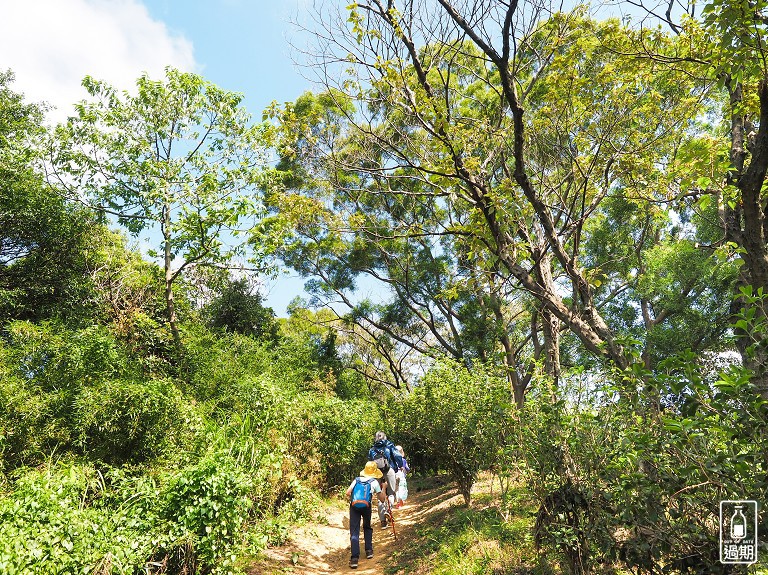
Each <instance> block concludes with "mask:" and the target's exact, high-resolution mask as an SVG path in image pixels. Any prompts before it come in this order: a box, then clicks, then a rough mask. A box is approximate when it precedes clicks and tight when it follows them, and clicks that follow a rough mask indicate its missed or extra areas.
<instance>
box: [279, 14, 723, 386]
mask: <svg viewBox="0 0 768 575" xmlns="http://www.w3.org/2000/svg"><path fill="white" fill-rule="evenodd" d="M437 4H438V6H426V5H424V6H423V5H421V4H418V5H417V3H415V2H409V1H406V2H404V3H403V5H402V6H400V7H397V6H395V4H394V3H392V2H390V3H386V4H385V3H383V2H379V1H376V0H371V1H369V2H359V3H357V4H355V5H353V6H351V7H350V13H349V18H348V20H345V19H343V18H341V17H339V18H338V19H336V20H333V19H331V18H330V17H329V18H328V19H327V20H324V23H325V24H326V28H325V29H324V30H322V31H321V32H318V33H317V38H318V43H319V45H320V46H319V54H318V59H319V60H320V65H321V66H325V70H326V72H327V74H326V75H325V77H326V78H329V80H328V82H329V84H331V79H332V78H334V77H336V76H335V75H334V74H332V72H335V69H334V68H333V65H334V64H333V63H334V62H338V61H340V60H343V61H344V62H345V63H346V64H345V66H346V68H345V69H343V70H341V71H340V74H341V77H340V79H339V81H338V82H336V83H335V84H333V85H329V86H327V91H326V92H325V93H324V94H322V95H320V96H319V97H318V98H317V101H316V102H319V104H320V105H318V103H313V102H310V101H308V100H301V99H300V100H297V102H296V103H295V105H293V106H292V107H291V106H287V107H286V108H285V109H283V110H282V111H277V112H276V115H277V116H278V117H279V119H280V121H281V126H282V128H283V130H284V132H285V133H286V134H287V142H286V143H285V145H284V147H283V152H284V158H287V159H288V160H293V163H291V162H290V161H288V162H285V164H286V165H287V167H289V168H290V170H291V177H289V178H287V179H286V181H285V185H286V187H288V188H293V190H294V193H293V194H282V195H278V197H277V199H276V200H275V201H274V203H275V204H276V205H277V206H278V209H279V211H280V213H282V214H284V216H285V218H286V219H287V220H290V221H293V222H294V224H295V225H284V226H283V228H282V229H283V230H286V229H287V230H289V231H290V234H293V236H292V243H291V244H290V248H289V249H291V250H293V253H292V254H291V253H288V254H287V256H288V257H287V260H288V261H289V262H296V263H297V264H298V265H299V267H298V268H297V269H300V270H301V271H302V273H305V274H307V275H311V274H315V275H317V276H319V277H320V281H319V282H318V283H316V284H313V286H317V287H319V288H320V289H319V290H318V292H320V293H322V292H323V290H326V291H325V294H331V293H332V294H334V295H341V296H342V300H344V296H343V295H342V292H347V293H348V292H350V291H351V290H354V288H355V279H356V277H357V276H358V275H359V274H361V273H367V274H369V275H371V276H373V277H374V278H376V279H377V280H379V281H383V282H385V283H387V284H388V285H390V286H391V287H392V291H393V293H394V298H393V300H392V303H391V305H390V304H388V305H387V307H381V306H378V307H377V306H368V307H367V311H368V312H371V313H365V314H364V317H365V319H366V320H369V321H370V320H371V319H375V320H376V323H375V324H373V325H374V326H375V327H376V328H377V329H378V330H382V329H384V328H385V327H390V326H391V325H394V324H388V322H384V321H381V319H382V318H384V317H394V318H398V319H400V320H405V319H408V320H410V319H412V318H417V321H415V322H412V323H410V324H408V325H409V331H408V333H409V334H410V335H409V336H408V337H405V336H404V335H403V332H402V331H397V332H395V333H390V332H387V334H388V335H389V336H391V337H393V338H394V339H395V340H397V341H399V342H400V343H402V344H404V345H412V347H414V348H416V345H413V344H417V345H420V346H422V349H423V348H429V347H430V346H431V345H435V346H436V347H441V348H442V349H443V350H445V351H447V352H448V353H449V354H450V355H452V356H453V357H456V358H462V359H467V356H469V357H471V356H472V354H476V355H477V357H482V356H483V355H484V354H485V355H491V354H489V353H488V349H489V348H488V347H487V344H483V345H482V346H478V345H477V344H478V343H481V342H482V340H478V339H477V337H476V336H477V334H478V333H484V334H493V335H492V339H494V340H495V341H494V344H493V346H492V348H491V349H494V351H498V350H499V347H501V348H502V349H503V353H504V357H505V359H504V361H505V363H506V366H505V367H506V368H507V369H509V370H510V373H511V374H513V375H514V376H515V377H516V378H517V379H518V381H519V388H518V391H520V390H522V391H524V390H525V386H526V385H527V383H525V382H526V379H528V378H529V375H530V370H531V360H534V361H538V360H541V362H542V363H544V365H545V366H546V369H547V372H548V373H549V374H550V376H551V377H553V378H554V379H555V380H557V379H558V377H559V374H560V364H561V357H560V353H561V348H562V340H561V337H562V333H563V332H564V331H567V332H570V333H572V334H574V335H575V336H576V337H577V338H578V340H579V342H580V345H581V346H582V348H583V349H585V350H586V351H587V352H588V353H589V354H591V355H592V356H594V357H596V358H598V359H599V360H600V361H607V362H609V363H613V364H615V365H617V366H619V367H621V368H625V367H627V366H629V365H630V364H631V363H632V362H633V361H634V359H633V357H634V356H633V353H632V351H631V350H630V349H628V346H627V341H628V338H629V337H632V338H634V337H637V335H638V328H640V330H639V333H640V335H641V336H642V340H643V341H645V342H646V343H651V342H652V338H651V337H650V332H651V331H653V330H655V329H656V328H657V327H658V326H659V325H660V324H662V323H664V322H670V321H672V320H673V319H674V318H675V317H679V314H680V313H682V310H684V309H686V304H689V303H690V302H691V300H692V299H693V298H694V297H696V295H697V294H699V293H701V292H702V291H703V290H704V285H703V284H704V279H703V277H701V276H700V274H699V275H697V274H688V279H689V280H691V279H692V280H693V281H694V283H695V285H692V286H688V287H687V288H686V289H684V290H683V291H682V300H683V301H682V302H681V301H677V302H675V304H674V306H673V305H667V303H668V302H666V301H665V300H663V299H660V298H656V299H655V300H654V301H651V300H652V299H653V298H648V297H646V298H645V299H646V305H645V308H644V310H645V312H646V313H645V315H643V316H641V315H640V313H636V314H634V315H632V317H628V318H621V319H622V320H625V321H614V318H612V317H609V316H607V315H606V310H608V311H610V310H611V308H610V304H611V302H616V301H619V300H623V302H626V305H629V306H633V307H634V309H635V310H641V309H643V305H642V303H641V302H640V301H639V298H640V296H641V292H640V291H639V289H638V286H639V283H640V280H641V278H640V274H637V273H635V272H632V270H636V269H637V266H638V265H641V267H642V268H643V269H644V270H646V272H644V273H643V274H642V281H643V282H646V283H647V282H649V281H651V282H652V278H650V276H649V273H650V272H651V271H656V270H658V269H659V268H658V266H656V267H654V266H651V265H647V262H645V261H644V258H646V257H649V256H650V255H651V254H652V252H651V249H652V248H653V246H655V245H656V244H658V243H663V242H665V241H668V242H672V243H673V242H674V241H680V242H681V245H682V244H686V245H687V244H688V243H691V244H693V243H694V242H695V241H696V238H695V237H691V235H690V234H687V235H686V234H682V233H681V228H680V226H676V225H675V223H674V220H673V218H672V217H670V216H669V213H668V212H667V211H666V210H664V209H663V207H658V206H657V203H658V202H659V198H660V197H661V196H662V195H666V194H667V193H668V192H669V187H668V186H669V185H670V183H671V182H673V181H674V177H675V175H676V174H675V173H673V172H672V171H671V170H669V169H668V167H669V166H674V164H673V162H672V160H673V159H674V158H675V157H676V155H677V154H678V152H679V150H680V149H681V147H682V146H683V145H684V144H685V143H686V142H687V141H688V137H689V133H688V129H689V127H690V125H691V124H692V122H693V121H694V119H695V117H696V113H697V111H699V110H702V109H703V108H702V99H703V93H704V89H705V87H706V86H705V85H704V84H700V83H699V82H698V79H697V78H696V77H695V76H693V75H690V74H689V75H687V76H686V75H681V74H680V73H679V71H671V70H665V69H664V68H663V67H659V66H658V65H657V64H656V63H654V62H651V61H649V60H643V59H638V58H635V57H627V56H625V55H624V54H623V51H625V50H626V51H630V50H631V48H632V47H634V46H635V45H636V44H637V43H638V42H644V43H646V44H648V45H650V46H653V47H654V48H655V49H656V50H657V51H658V52H660V53H663V52H670V51H672V52H673V51H674V50H675V49H676V48H675V46H676V45H675V39H674V38H670V37H667V36H665V35H664V34H661V33H660V32H658V31H633V30H631V29H629V28H626V27H624V26H622V25H621V24H620V23H619V22H618V21H615V20H610V21H605V22H596V21H593V20H591V19H589V18H587V17H585V15H584V12H583V10H581V9H577V10H575V11H574V12H572V13H567V14H562V13H557V14H556V13H551V12H549V11H546V10H544V9H543V7H542V6H539V5H537V4H534V3H524V4H520V5H518V4H517V3H513V4H510V5H504V4H498V3H497V4H493V5H492V6H489V5H488V4H487V3H483V2H467V3H463V4H462V7H463V10H464V12H465V13H466V14H471V15H472V16H471V18H470V17H469V16H468V17H467V18H469V20H468V19H466V18H464V17H463V16H462V15H461V13H459V11H458V9H457V7H456V6H454V5H452V4H450V3H448V2H443V1H440V2H438V3H437ZM470 20H471V21H470ZM491 39H494V41H495V39H498V40H499V41H500V42H501V45H500V46H499V47H498V48H495V47H494V46H493V44H492V43H491ZM345 52H346V53H345ZM291 137H292V138H293V139H292V140H291V139H290V138H291ZM297 164H298V165H297ZM296 192H300V194H297V193H296ZM614 198H615V199H616V201H617V202H618V201H619V200H620V199H621V198H625V199H626V200H627V202H628V203H629V204H630V205H631V206H633V207H634V209H636V211H637V212H638V213H640V214H641V213H643V212H644V211H648V212H650V213H653V214H654V216H653V217H652V218H651V221H650V222H648V223H647V224H646V223H645V222H644V221H643V220H642V219H641V218H639V217H638V218H635V219H631V220H629V221H628V222H626V226H624V230H625V231H627V228H628V226H635V227H634V228H633V229H631V230H629V231H627V236H626V237H627V238H629V239H632V241H633V242H634V244H635V246H636V248H637V249H635V250H634V251H633V252H632V253H633V254H634V255H635V256H636V257H635V259H634V261H632V262H631V263H630V262H629V261H625V262H624V263H623V264H622V265H621V266H616V265H614V263H613V261H612V257H613V254H611V253H607V252H605V251H601V250H599V249H597V247H596V246H595V243H594V242H590V239H591V237H592V234H593V233H596V232H597V233H598V234H599V233H602V232H601V230H600V224H599V223H598V222H600V221H604V218H605V217H606V216H609V215H610V211H611V209H612V208H611V205H610V202H609V200H612V199H614ZM330 206H333V208H332V209H331V208H330ZM291 218H293V219H292V220H291ZM650 224H652V225H650ZM649 226H650V227H649ZM278 228H279V226H278ZM329 230H330V231H329ZM647 232H649V233H647ZM290 234H288V235H290ZM276 235H280V234H279V233H277V234H276ZM590 244H591V246H592V248H593V249H592V251H591V253H588V251H587V248H588V247H589V246H590ZM282 249H283V252H282V254H285V253H286V252H287V251H289V250H287V249H285V248H282ZM282 254H281V255H282ZM292 255H293V256H295V257H293V258H291V256H292ZM284 259H286V258H284ZM703 265H705V266H710V267H711V266H712V265H714V262H713V260H711V259H709V260H706V259H705V260H704V261H703ZM662 271H663V273H667V272H666V270H662ZM347 300H348V301H349V302H350V303H351V301H352V300H351V298H347ZM481 303H482V304H483V305H480V304H481ZM357 310H358V311H360V312H364V311H365V310H364V309H363V308H362V307H361V306H359V305H358V306H357ZM388 310H391V311H392V313H391V314H387V313H386V312H387V311H388ZM709 310H710V311H711V307H710V308H709ZM521 311H522V312H524V313H521ZM359 315H360V314H358V315H357V316H356V317H359ZM715 323H716V324H717V325H718V326H720V325H722V322H715ZM385 324H386V325H385ZM417 324H419V325H421V326H422V327H424V329H423V331H421V330H414V329H413V326H415V325H417ZM627 324H628V325H629V326H630V327H631V328H632V329H631V330H628V329H627ZM397 325H398V326H399V327H400V328H402V326H401V325H400V324H397ZM465 329H466V333H465V336H466V337H462V333H464V330H465ZM473 332H474V335H473V334H472V333H473ZM713 333H717V332H716V330H713ZM505 336H508V337H509V340H510V341H508V342H506V343H505V342H504V341H503V338H504V337H505ZM708 341H710V342H711V338H710V339H709V340H708ZM470 342H471V343H474V344H475V348H474V349H471V347H472V345H471V343H470ZM470 350H471V351H470ZM467 352H469V353H467ZM653 355H654V353H653V352H652V350H647V353H646V354H645V356H646V357H648V358H651V357H652V356H653Z"/></svg>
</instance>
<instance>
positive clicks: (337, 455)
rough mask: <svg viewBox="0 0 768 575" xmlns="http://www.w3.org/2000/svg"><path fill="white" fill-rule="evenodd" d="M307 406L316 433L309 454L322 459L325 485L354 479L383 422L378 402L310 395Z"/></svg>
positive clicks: (330, 485) (305, 406) (321, 471)
mask: <svg viewBox="0 0 768 575" xmlns="http://www.w3.org/2000/svg"><path fill="white" fill-rule="evenodd" d="M304 409H305V410H306V411H307V416H308V418H309V422H310V424H311V428H312V430H313V432H314V434H315V439H314V441H313V442H314V450H311V449H308V450H307V453H308V454H311V455H310V457H316V458H318V460H319V467H320V473H321V474H322V481H321V482H320V484H321V485H322V486H323V487H326V488H328V487H334V486H336V485H341V484H344V483H346V482H349V481H351V480H352V479H353V478H354V477H356V476H357V475H358V474H359V472H360V469H362V467H363V466H364V465H365V462H366V461H367V455H368V448H369V447H370V446H371V444H372V443H373V436H374V434H375V433H376V430H377V429H379V428H380V427H381V425H382V421H381V413H380V410H379V409H378V406H377V405H376V403H374V402H372V401H370V400H368V401H365V400H348V401H343V400H341V399H338V398H334V397H323V396H319V397H310V398H308V399H306V400H305V404H304Z"/></svg>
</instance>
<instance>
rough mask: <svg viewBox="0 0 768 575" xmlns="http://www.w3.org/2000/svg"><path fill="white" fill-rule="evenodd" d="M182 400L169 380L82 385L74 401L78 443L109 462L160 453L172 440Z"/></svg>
mask: <svg viewBox="0 0 768 575" xmlns="http://www.w3.org/2000/svg"><path fill="white" fill-rule="evenodd" d="M181 401H182V398H181V395H180V394H179V391H178V389H177V388H176V387H175V386H174V385H173V384H172V383H171V382H169V381H160V380H151V379H150V380H146V381H141V382H134V381H130V380H107V381H103V382H101V383H100V384H98V385H95V386H91V387H88V388H86V389H83V390H82V391H81V392H80V393H79V394H78V397H77V399H76V400H75V402H74V414H73V417H74V421H75V433H76V434H77V443H78V444H79V445H80V446H81V448H82V450H83V451H84V452H85V453H86V454H88V456H89V457H91V458H93V459H94V460H96V461H103V462H106V463H110V464H121V463H125V462H134V463H135V462H140V461H145V460H147V459H150V458H152V457H154V456H157V455H160V454H162V453H163V452H164V451H165V449H166V448H167V447H168V446H169V445H172V444H174V443H176V441H175V440H176V439H177V438H176V437H175V436H176V435H177V433H178V429H179V425H180V423H181V421H182V417H181V416H182V409H181V407H180V406H181Z"/></svg>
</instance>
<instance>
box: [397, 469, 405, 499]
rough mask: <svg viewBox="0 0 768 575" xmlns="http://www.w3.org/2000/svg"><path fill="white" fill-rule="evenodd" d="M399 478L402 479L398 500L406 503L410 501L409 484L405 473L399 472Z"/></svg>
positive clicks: (398, 489)
mask: <svg viewBox="0 0 768 575" xmlns="http://www.w3.org/2000/svg"><path fill="white" fill-rule="evenodd" d="M397 477H398V478H399V479H400V481H399V483H398V485H397V498H398V499H399V500H400V501H405V500H406V499H408V482H407V481H406V480H405V473H403V472H402V471H398V472H397Z"/></svg>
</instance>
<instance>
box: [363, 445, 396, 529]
mask: <svg viewBox="0 0 768 575" xmlns="http://www.w3.org/2000/svg"><path fill="white" fill-rule="evenodd" d="M368 461H373V462H374V463H375V464H376V467H377V468H378V470H379V471H381V473H382V475H383V476H384V477H385V478H386V480H387V489H386V494H387V497H388V498H389V502H390V507H391V508H394V507H395V493H396V492H397V477H396V474H397V472H398V471H399V470H400V468H401V467H402V466H403V456H402V455H400V452H399V451H398V450H397V449H395V444H394V443H392V441H390V440H389V439H387V436H386V434H385V433H384V432H383V431H377V432H376V435H375V436H374V443H373V446H372V447H371V448H370V449H369V450H368ZM385 501H386V499H385V498H383V497H382V498H380V500H379V509H378V511H379V520H380V521H381V528H382V529H386V528H387V525H388V524H387V505H386V503H384V502H385Z"/></svg>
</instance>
